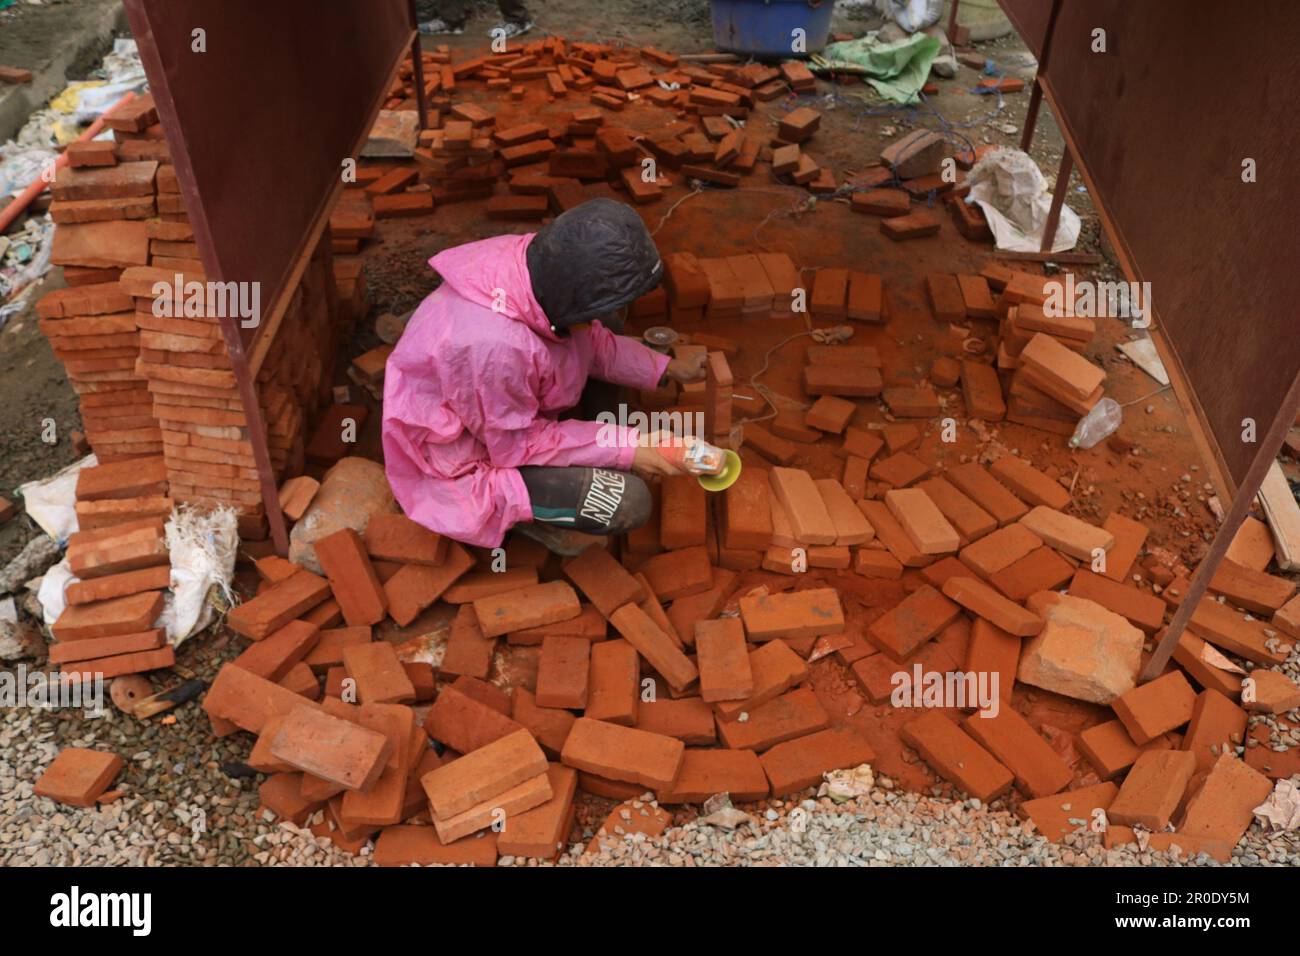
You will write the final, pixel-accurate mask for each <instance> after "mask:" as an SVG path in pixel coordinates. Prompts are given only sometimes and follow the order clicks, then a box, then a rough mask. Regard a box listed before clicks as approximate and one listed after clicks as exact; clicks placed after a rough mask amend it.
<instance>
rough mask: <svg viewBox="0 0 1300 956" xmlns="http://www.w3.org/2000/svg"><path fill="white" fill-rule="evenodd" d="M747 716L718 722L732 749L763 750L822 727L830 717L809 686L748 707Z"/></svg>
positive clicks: (726, 743) (719, 732) (723, 738)
mask: <svg viewBox="0 0 1300 956" xmlns="http://www.w3.org/2000/svg"><path fill="white" fill-rule="evenodd" d="M745 713H747V714H748V715H749V718H748V719H747V720H724V721H719V723H718V734H719V736H721V738H722V742H723V743H724V744H725V745H726V746H727V747H729V748H731V749H732V750H753V751H756V752H759V753H761V752H762V751H764V750H767V749H769V748H771V747H774V746H776V745H777V744H779V743H783V742H784V741H787V740H793V739H794V738H796V737H803V736H804V735H806V734H811V733H814V732H816V731H818V730H823V729H825V728H826V726H827V725H828V724H829V723H830V717H829V716H828V715H827V713H826V711H825V710H824V709H823V708H822V705H821V704H820V703H819V702H818V700H817V695H816V694H815V693H814V692H813V690H812V688H810V687H801V688H799V689H797V690H792V691H789V692H787V693H785V694H782V695H781V696H779V697H775V698H773V699H771V700H769V701H767V702H766V703H763V704H759V705H757V706H755V707H753V708H752V709H749V710H746V711H745Z"/></svg>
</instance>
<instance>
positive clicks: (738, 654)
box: [695, 618, 754, 702]
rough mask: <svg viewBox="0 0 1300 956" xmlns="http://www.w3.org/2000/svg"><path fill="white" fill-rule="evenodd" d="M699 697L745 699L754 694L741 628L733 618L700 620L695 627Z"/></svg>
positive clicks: (711, 699) (743, 631)
mask: <svg viewBox="0 0 1300 956" xmlns="http://www.w3.org/2000/svg"><path fill="white" fill-rule="evenodd" d="M695 649H696V655H697V658H698V661H699V675H700V696H701V697H703V698H704V700H706V701H709V702H713V701H722V700H745V699H747V698H749V697H750V696H751V695H752V694H753V692H754V676H753V674H752V673H751V671H750V667H749V651H748V647H747V646H746V644H745V629H744V626H743V625H742V624H741V622H740V621H739V620H738V619H736V618H720V619H719V620H716V621H700V622H699V623H697V624H696V625H695Z"/></svg>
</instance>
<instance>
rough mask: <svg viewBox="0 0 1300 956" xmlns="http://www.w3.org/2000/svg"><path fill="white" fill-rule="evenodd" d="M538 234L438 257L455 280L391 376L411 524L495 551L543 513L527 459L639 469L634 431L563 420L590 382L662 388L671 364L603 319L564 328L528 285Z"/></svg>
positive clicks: (391, 455) (410, 330)
mask: <svg viewBox="0 0 1300 956" xmlns="http://www.w3.org/2000/svg"><path fill="white" fill-rule="evenodd" d="M532 238H533V234H531V233H530V234H528V235H523V236H496V237H494V238H492V239H484V240H482V241H480V242H471V243H468V244H466V245H463V246H456V247H454V248H452V249H447V250H446V251H444V252H440V253H439V254H438V255H436V256H434V257H433V258H432V259H430V260H429V265H431V266H432V267H433V268H434V269H436V270H437V271H438V273H439V274H441V276H442V278H443V284H442V286H441V287H439V288H438V289H437V290H436V291H435V292H433V294H431V295H430V296H429V297H428V298H426V299H425V300H424V301H423V302H422V303H421V304H420V307H419V308H418V309H416V310H415V314H414V315H413V316H412V317H411V320H410V322H409V324H408V325H407V327H406V331H405V332H404V333H403V334H402V338H401V341H400V342H399V343H398V345H397V348H396V349H395V350H394V351H393V354H392V355H391V356H389V359H388V368H387V372H386V373H385V380H384V429H383V437H384V459H385V465H386V468H387V471H388V481H389V484H391V485H392V488H393V493H394V494H395V495H396V496H397V501H398V503H399V504H401V506H402V509H403V510H404V511H405V512H406V514H407V515H408V516H409V517H410V518H412V519H413V520H415V521H418V522H419V523H420V524H422V525H424V526H425V527H427V528H431V529H433V530H434V531H437V532H439V533H440V534H445V535H447V536H449V537H451V538H453V539H455V540H457V541H462V542H465V543H467V544H474V545H482V546H486V547H496V546H498V545H499V544H500V543H501V540H502V538H503V537H504V536H505V533H506V532H507V531H508V530H510V528H511V527H512V526H513V525H515V524H517V523H518V522H521V521H530V520H532V508H531V505H530V503H529V499H528V492H527V490H526V489H525V487H524V482H523V479H522V478H521V477H520V475H519V471H518V469H519V468H520V467H521V466H523V465H553V466H561V465H581V466H588V467H600V468H614V469H618V470H621V471H627V470H629V469H630V468H631V465H632V458H633V456H634V455H635V453H636V431H635V429H628V428H624V427H622V426H606V425H603V424H601V423H599V422H585V421H577V420H572V419H570V420H565V421H560V420H559V419H558V417H557V416H558V415H559V414H560V413H561V412H563V411H565V410H567V409H570V408H573V407H574V406H575V405H577V403H578V400H579V397H580V396H581V394H582V389H583V386H584V385H585V384H586V382H587V378H588V376H595V377H596V378H598V379H601V380H604V381H607V382H613V383H614V384H617V385H625V386H629V387H632V388H642V389H652V388H655V387H656V386H657V385H658V383H659V380H660V378H661V377H662V376H663V373H664V369H665V368H666V367H667V365H668V356H666V355H661V354H659V353H658V352H655V351H654V350H653V349H650V348H647V347H646V346H644V345H642V344H641V343H640V342H637V341H636V340H635V339H631V338H627V337H624V336H618V335H615V334H614V333H612V332H610V331H609V330H608V329H606V328H605V327H604V326H603V325H601V324H600V323H599V322H593V323H592V324H591V325H590V326H588V327H585V328H581V327H580V328H576V329H574V330H573V331H572V332H571V334H570V335H569V336H568V337H567V338H560V337H558V336H556V335H555V333H553V332H552V331H551V323H550V321H549V320H548V319H547V317H546V315H545V313H544V312H543V311H542V308H541V306H540V305H538V303H537V300H536V299H535V298H534V296H533V291H532V284H531V282H530V281H529V275H528V267H527V262H526V259H525V250H526V249H527V248H528V244H529V242H531V241H532ZM602 430H604V431H603V433H602ZM615 434H616V435H617V440H616V441H611V440H609V439H610V438H611V437H612V436H613V435H615Z"/></svg>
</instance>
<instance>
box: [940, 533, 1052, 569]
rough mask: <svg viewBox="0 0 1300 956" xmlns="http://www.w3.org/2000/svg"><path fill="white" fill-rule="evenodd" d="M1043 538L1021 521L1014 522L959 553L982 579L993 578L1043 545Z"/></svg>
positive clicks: (962, 559)
mask: <svg viewBox="0 0 1300 956" xmlns="http://www.w3.org/2000/svg"><path fill="white" fill-rule="evenodd" d="M1042 546H1043V540H1042V539H1041V538H1040V537H1038V535H1036V534H1034V533H1033V532H1032V531H1030V530H1029V528H1027V527H1026V526H1025V525H1022V524H1019V523H1017V524H1011V525H1007V526H1006V527H1005V528H999V529H998V530H997V531H994V532H992V533H991V534H987V535H985V536H984V537H982V538H980V539H979V540H978V541H976V542H975V543H974V544H968V545H967V546H966V547H964V548H962V549H961V551H960V552H959V553H958V557H959V558H960V559H961V562H962V563H963V564H965V565H966V566H967V567H969V568H970V569H971V570H973V571H974V572H975V573H976V574H978V575H979V576H980V577H983V578H990V577H992V576H993V575H995V574H997V573H998V572H999V571H1001V570H1002V569H1003V568H1007V567H1010V566H1011V565H1012V564H1015V562H1017V561H1019V560H1020V559H1021V558H1023V557H1025V555H1027V554H1029V553H1031V552H1033V551H1035V550H1037V549H1038V548H1041V547H1042Z"/></svg>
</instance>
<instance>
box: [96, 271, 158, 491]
mask: <svg viewBox="0 0 1300 956" xmlns="http://www.w3.org/2000/svg"><path fill="white" fill-rule="evenodd" d="M92 288H93V287H92ZM166 488H167V463H166V462H165V461H164V460H163V459H162V457H161V456H159V457H150V458H133V459H131V460H130V461H122V462H114V463H113V464H108V465H96V466H94V467H92V468H83V469H81V471H80V472H78V473H77V500H78V501H102V500H105V499H116V498H139V497H142V496H147V495H161V494H162V493H163V492H164V491H165V490H166Z"/></svg>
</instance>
